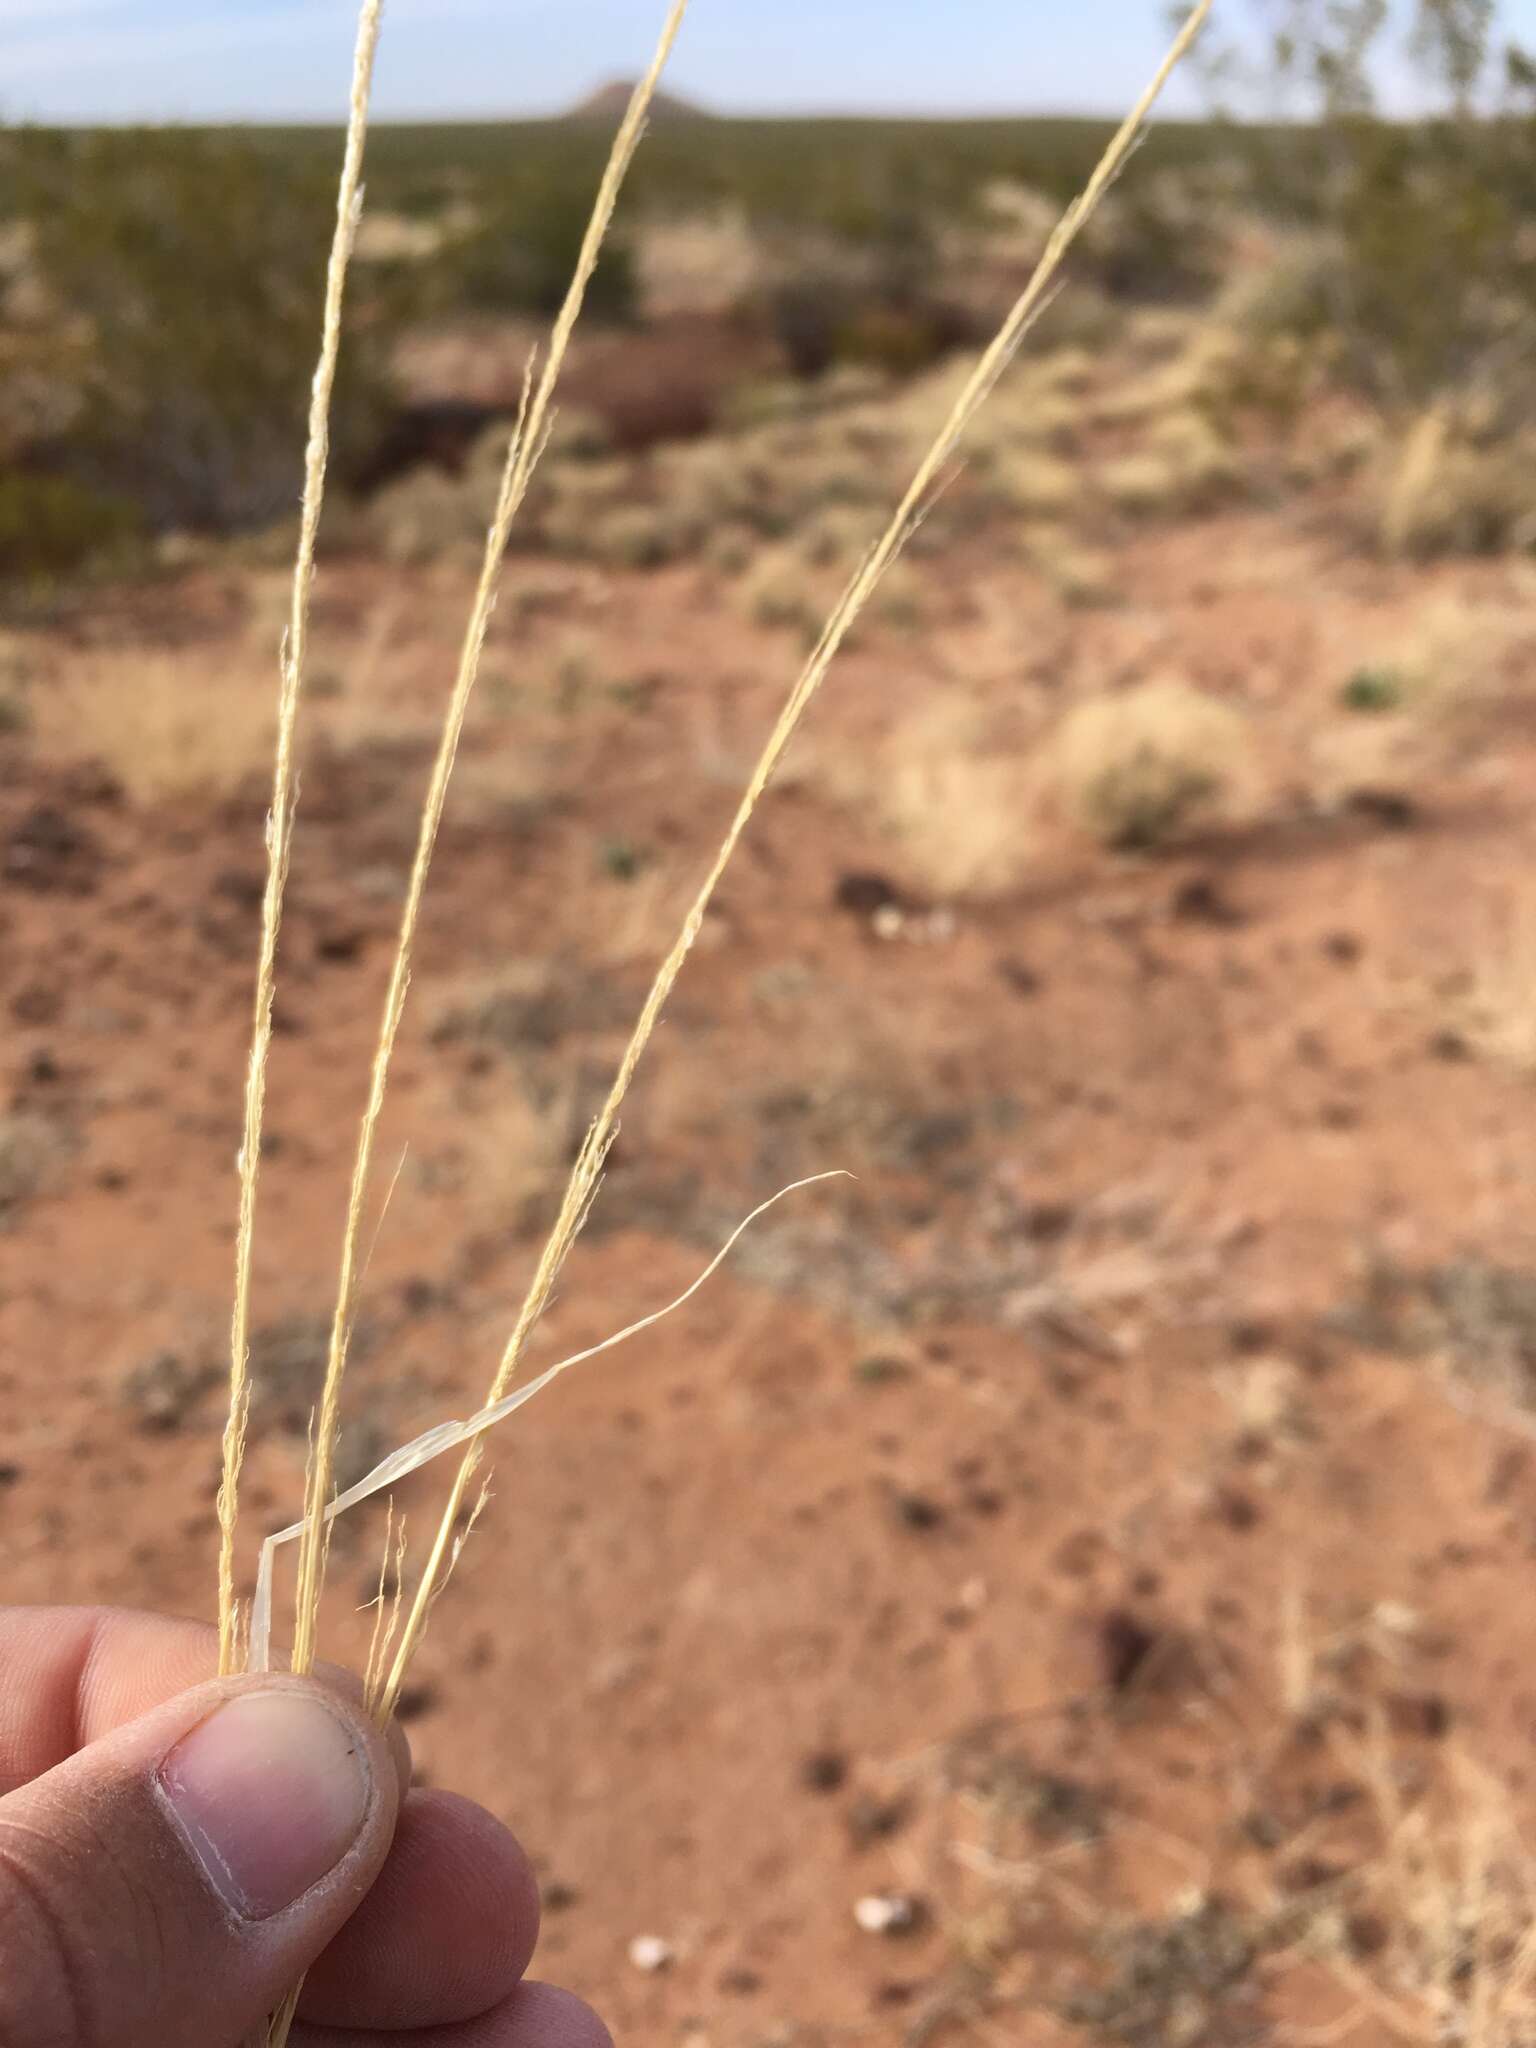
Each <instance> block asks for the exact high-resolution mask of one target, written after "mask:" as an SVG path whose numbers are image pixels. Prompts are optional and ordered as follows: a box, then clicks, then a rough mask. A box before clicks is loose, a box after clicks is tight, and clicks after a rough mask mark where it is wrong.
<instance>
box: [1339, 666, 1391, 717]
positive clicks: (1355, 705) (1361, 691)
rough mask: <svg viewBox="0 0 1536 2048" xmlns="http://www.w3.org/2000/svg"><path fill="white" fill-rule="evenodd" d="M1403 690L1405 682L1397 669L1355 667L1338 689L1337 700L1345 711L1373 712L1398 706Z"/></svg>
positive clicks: (1376, 713)
mask: <svg viewBox="0 0 1536 2048" xmlns="http://www.w3.org/2000/svg"><path fill="white" fill-rule="evenodd" d="M1406 694H1407V683H1406V681H1405V679H1404V677H1403V675H1402V674H1401V672H1400V671H1399V670H1397V669H1395V668H1385V667H1378V668H1357V669H1356V670H1355V672H1354V674H1353V675H1352V676H1351V677H1350V678H1349V680H1348V681H1347V682H1346V683H1345V684H1344V686H1343V688H1342V689H1341V690H1340V691H1339V702H1340V703H1341V704H1342V705H1343V706H1344V709H1345V710H1346V711H1360V712H1364V713H1365V714H1367V715H1368V716H1376V715H1380V714H1381V713H1383V712H1388V711H1399V710H1401V709H1402V704H1403V699H1404V697H1405V696H1406Z"/></svg>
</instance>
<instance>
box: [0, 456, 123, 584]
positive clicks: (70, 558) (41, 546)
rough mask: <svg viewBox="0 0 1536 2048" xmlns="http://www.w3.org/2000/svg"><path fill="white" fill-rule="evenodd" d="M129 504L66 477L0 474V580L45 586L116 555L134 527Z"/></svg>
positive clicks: (13, 472) (22, 472)
mask: <svg viewBox="0 0 1536 2048" xmlns="http://www.w3.org/2000/svg"><path fill="white" fill-rule="evenodd" d="M139 527H140V522H139V519H138V516H137V514H136V512H135V510H134V508H133V506H131V505H129V504H125V503H124V502H123V501H122V500H121V499H119V498H114V497H110V496H108V495H107V494H106V493H104V492H101V491H94V490H91V489H90V488H89V487H88V486H86V485H84V484H79V483H76V482H74V481H73V479H72V478H70V477H67V476H43V475H32V474H30V473H28V472H27V471H25V470H13V471H10V472H9V473H7V474H5V475H0V582H4V583H20V584H25V585H29V586H32V587H34V588H36V587H39V586H47V585H49V584H52V583H56V582H59V581H61V580H63V579H64V578H66V577H69V576H73V575H75V574H77V573H78V572H79V571H80V570H81V569H83V568H85V567H86V566H87V565H88V564H90V563H92V562H98V561H101V560H103V559H104V558H110V557H112V556H115V555H119V554H121V553H122V552H123V551H124V550H125V549H126V548H128V547H129V546H130V545H131V543H132V542H133V540H134V539H135V538H136V536H137V535H138V532H139Z"/></svg>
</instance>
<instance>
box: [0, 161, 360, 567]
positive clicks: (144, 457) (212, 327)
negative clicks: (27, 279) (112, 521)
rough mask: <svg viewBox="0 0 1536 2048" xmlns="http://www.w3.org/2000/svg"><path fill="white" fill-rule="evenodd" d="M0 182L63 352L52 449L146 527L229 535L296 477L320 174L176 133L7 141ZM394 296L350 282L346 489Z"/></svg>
mask: <svg viewBox="0 0 1536 2048" xmlns="http://www.w3.org/2000/svg"><path fill="white" fill-rule="evenodd" d="M0 172H3V173H4V174H5V175H6V183H7V185H8V187H9V191H10V197H11V203H12V206H13V210H14V212H15V213H16V215H17V216H18V217H19V219H20V220H21V222H22V223H23V224H24V226H25V229H26V232H27V234H28V237H29V241H30V252H31V262H32V264H33V266H34V269H35V273H36V278H37V283H38V286H39V288H40V292H41V294H42V297H43V300H44V303H45V304H46V306H47V307H48V309H49V314H48V316H47V317H48V318H49V319H51V322H52V325H53V326H54V328H55V329H56V330H57V336H58V338H59V340H60V342H61V344H62V343H64V342H66V341H67V342H69V343H71V344H75V346H74V348H73V352H72V360H71V364H70V370H69V374H70V375H71V377H72V378H73V380H74V383H75V391H74V406H73V410H72V417H71V419H70V423H69V424H68V426H67V428H66V429H65V430H64V433H63V436H62V444H63V445H62V454H63V457H64V459H65V460H66V461H67V463H68V466H69V467H70V468H71V470H72V471H73V473H74V474H75V475H76V476H78V477H79V478H80V479H81V480H82V481H84V482H85V483H87V484H90V485H93V486H95V487H97V488H99V489H103V490H106V491H108V492H111V493H113V494H114V495H116V496H118V497H121V498H126V499H129V500H131V501H132V502H133V503H135V504H136V505H138V506H139V507H140V508H141V510H142V512H143V514H144V516H145V518H146V519H147V521H148V522H149V523H150V524H151V525H153V526H157V527H174V526H180V527H189V528H200V529H209V530H214V531H227V530H232V529H235V528H239V527H245V526H251V525H259V524H261V523H263V522H265V521H268V520H270V519H272V518H274V517H275V516H277V514H279V513H280V512H282V511H284V510H286V509H287V508H288V507H290V506H291V505H292V504H293V503H294V502H295V500H296V498H297V495H298V489H299V483H300V478H301V475H302V464H303V448H304V431H305V415H306V411H307V394H308V388H309V381H310V377H311V373H312V371H313V368H314V356H315V332H316V318H317V313H318V310H319V306H320V303H321V295H322V289H323V279H324V269H325V260H326V251H327V249H328V246H329V242H330V233H331V222H332V219H333V217H334V211H335V198H334V176H333V173H331V172H330V171H329V170H328V169H326V168H325V167H324V166H322V165H321V164H319V163H318V162H313V163H312V162H311V161H310V160H309V159H308V158H298V157H296V158H294V159H293V160H291V161H290V160H289V159H287V158H283V159H275V158H274V157H273V156H272V155H271V154H270V153H269V152H268V151H266V150H263V149H261V148H259V147H257V146H256V145H254V144H251V143H247V142H244V141H241V140H238V139H236V138H233V137H230V136H225V135H212V134H204V133H198V132H195V131H190V130H176V131H169V130H152V129H139V130H116V131H113V130H97V131H95V132H91V133H86V132H71V133H58V132H52V131H48V132H45V131H41V130H32V129H23V130H20V131H18V132H16V133H15V134H13V135H11V136H10V137H8V138H7V139H6V140H5V143H4V148H3V155H0ZM395 289H396V288H394V287H392V286H390V285H388V284H387V283H385V282H382V281H380V280H379V279H376V278H371V277H365V276H363V275H362V274H361V273H358V274H355V275H354V278H353V282H352V295H351V301H350V318H349V333H348V337H347V342H346V346H345V347H344V349H343V351H342V368H341V374H340V379H339V382H338V386H337V392H336V401H335V404H334V406H333V409H332V415H331V434H332V451H333V461H334V463H335V464H336V466H337V469H338V470H339V472H340V475H341V478H342V480H345V477H346V474H347V471H348V468H349V466H350V464H351V463H352V461H353V460H354V459H356V458H358V457H360V456H361V454H362V453H363V452H364V451H365V450H366V449H367V448H368V446H369V445H370V443H371V442H372V441H373V439H374V437H375V435H376V432H377V428H378V424H379V419H380V408H381V403H382V399H383V395H384V391H385V372H384V360H385V353H386V348H387V343H388V332H389V328H390V325H391V314H392V313H393V312H394V311H395V310H397V309H396V306H395V303H394V298H393V293H394V291H395Z"/></svg>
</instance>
